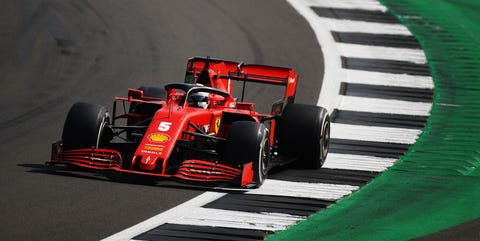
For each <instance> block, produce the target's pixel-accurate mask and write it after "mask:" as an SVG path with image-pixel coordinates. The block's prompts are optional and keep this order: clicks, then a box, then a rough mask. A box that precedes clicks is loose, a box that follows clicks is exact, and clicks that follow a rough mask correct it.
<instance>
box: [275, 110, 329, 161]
mask: <svg viewBox="0 0 480 241" xmlns="http://www.w3.org/2000/svg"><path fill="white" fill-rule="evenodd" d="M279 122H280V123H279V133H278V135H279V138H278V139H279V152H280V154H282V155H283V156H285V157H287V158H289V159H296V164H297V166H298V167H301V168H311V169H318V168H320V167H322V166H323V163H324V162H325V159H326V158H327V154H328V146H329V143H330V116H329V114H328V112H327V110H326V109H325V108H322V107H319V106H314V105H305V104H289V105H287V106H286V107H285V110H284V112H283V114H282V117H281V118H280V121H279Z"/></svg>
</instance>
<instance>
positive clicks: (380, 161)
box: [323, 153, 397, 172]
mask: <svg viewBox="0 0 480 241" xmlns="http://www.w3.org/2000/svg"><path fill="white" fill-rule="evenodd" d="M395 161H397V159H395V158H383V157H375V156H361V155H350V154H339V153H329V154H328V156H327V160H325V164H324V165H323V168H332V169H343V170H357V171H374V172H383V171H385V170H386V169H387V168H389V167H390V166H392V165H393V164H394V163H395Z"/></svg>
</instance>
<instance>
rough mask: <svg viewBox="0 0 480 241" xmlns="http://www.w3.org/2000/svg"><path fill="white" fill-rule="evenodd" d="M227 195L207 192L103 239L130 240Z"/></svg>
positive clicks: (109, 240)
mask: <svg viewBox="0 0 480 241" xmlns="http://www.w3.org/2000/svg"><path fill="white" fill-rule="evenodd" d="M224 195H226V193H218V192H205V193H203V194H201V195H199V196H197V197H195V198H193V199H190V200H189V201H186V202H184V203H182V204H180V205H178V206H176V207H174V208H171V209H169V210H167V211H165V212H163V213H160V214H158V215H156V216H153V217H151V218H149V219H147V220H145V221H143V222H141V223H139V224H136V225H135V226H132V227H130V228H127V229H125V230H123V231H121V232H118V233H116V234H114V235H112V236H110V237H107V238H105V239H102V240H103V241H124V240H130V239H132V238H133V237H135V236H137V235H139V234H141V233H145V232H147V231H149V230H151V229H154V228H156V227H158V226H160V225H162V224H164V223H167V222H171V221H172V220H175V219H178V218H182V217H185V216H186V215H189V213H190V212H191V211H192V210H195V209H197V208H199V207H201V206H203V205H205V204H207V203H210V202H212V201H214V200H217V199H219V198H221V197H223V196H224Z"/></svg>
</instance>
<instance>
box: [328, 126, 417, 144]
mask: <svg viewBox="0 0 480 241" xmlns="http://www.w3.org/2000/svg"><path fill="white" fill-rule="evenodd" d="M420 133H422V131H421V130H416V129H405V128H393V127H379V126H362V125H349V124H339V123H332V124H331V138H336V139H348V140H362V141H376V142H386V143H400V144H412V143H415V140H416V139H417V138H418V135H420Z"/></svg>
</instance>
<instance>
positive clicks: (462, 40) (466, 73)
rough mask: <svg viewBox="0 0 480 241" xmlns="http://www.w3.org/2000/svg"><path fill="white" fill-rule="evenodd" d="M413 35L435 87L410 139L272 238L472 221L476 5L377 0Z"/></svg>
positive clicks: (477, 122) (478, 193)
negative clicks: (381, 169) (366, 180)
mask: <svg viewBox="0 0 480 241" xmlns="http://www.w3.org/2000/svg"><path fill="white" fill-rule="evenodd" d="M381 2H382V3H383V4H385V5H386V6H387V7H388V8H389V9H390V11H391V12H392V13H394V15H396V16H397V17H398V18H399V19H400V20H401V21H402V22H403V23H404V24H405V25H406V26H407V27H408V28H409V29H410V31H411V32H412V33H413V34H414V35H415V37H416V38H417V39H418V40H419V42H420V43H421V45H422V47H423V49H424V50H425V52H426V55H427V58H428V61H429V64H430V67H431V70H432V75H433V78H434V83H435V98H434V103H433V107H432V112H431V116H430V118H429V120H428V122H427V125H426V127H425V129H424V132H423V133H422V135H421V137H420V138H419V139H418V140H417V142H416V143H415V144H414V145H413V146H412V147H411V148H410V150H409V151H408V152H407V154H406V155H405V156H403V157H402V158H401V159H400V161H398V162H397V163H396V164H395V165H394V166H393V167H392V168H390V169H389V170H388V171H386V172H385V173H383V174H382V175H381V176H380V177H378V178H376V179H375V180H373V181H372V182H371V183H370V184H368V185H366V186H365V187H363V188H362V189H360V191H358V192H356V193H354V194H353V195H351V196H349V197H347V198H345V199H343V200H341V201H339V202H338V203H337V204H335V205H332V206H331V207H329V208H328V209H326V210H324V211H322V212H319V213H317V214H315V215H313V216H311V217H310V218H309V219H308V220H306V221H303V222H301V223H299V224H298V225H296V226H294V227H292V228H290V229H289V230H286V231H283V232H279V233H276V234H274V235H273V236H271V237H269V238H268V239H267V240H269V241H278V240H407V239H411V238H415V237H420V236H423V235H426V234H429V233H433V232H436V231H439V230H442V229H445V228H448V227H451V226H454V225H456V224H460V223H463V222H466V221H469V220H473V219H476V218H479V217H480V201H479V200H480V177H479V176H480V168H479V166H480V24H479V23H480V14H478V13H479V12H480V1H478V0H475V1H473V0H404V1H396V0H381Z"/></svg>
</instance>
